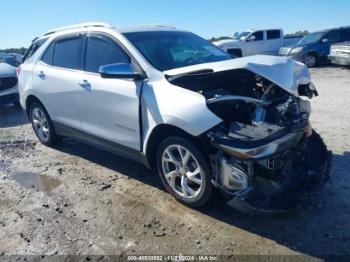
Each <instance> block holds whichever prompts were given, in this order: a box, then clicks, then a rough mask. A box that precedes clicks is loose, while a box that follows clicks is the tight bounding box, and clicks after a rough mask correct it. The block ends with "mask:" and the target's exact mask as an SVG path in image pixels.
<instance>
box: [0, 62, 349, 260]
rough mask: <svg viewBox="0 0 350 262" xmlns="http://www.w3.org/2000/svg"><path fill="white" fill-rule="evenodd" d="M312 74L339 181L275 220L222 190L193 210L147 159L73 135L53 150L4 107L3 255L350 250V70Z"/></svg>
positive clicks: (318, 121) (310, 255)
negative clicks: (234, 204)
mask: <svg viewBox="0 0 350 262" xmlns="http://www.w3.org/2000/svg"><path fill="white" fill-rule="evenodd" d="M311 72H312V76H313V81H314V83H315V85H316V86H317V88H318V91H319V94H320V96H319V97H318V98H316V99H313V100H312V105H313V115H312V123H313V126H314V128H315V129H316V130H317V131H318V132H319V133H320V134H321V135H322V137H323V138H324V140H325V142H326V144H327V145H328V147H329V149H330V150H332V151H333V153H334V159H333V167H332V172H331V176H332V179H331V181H330V182H329V183H328V184H327V185H326V186H325V188H324V189H323V190H322V191H321V192H319V193H318V194H317V195H316V196H315V197H314V198H313V199H312V201H310V203H309V204H308V205H307V207H305V208H304V209H302V210H299V211H298V212H295V213H292V214H288V215H284V216H278V217H249V216H246V215H243V214H239V213H238V212H236V211H234V210H232V209H231V208H230V207H228V206H226V205H225V204H224V203H223V199H222V198H221V197H220V196H219V195H217V196H215V197H213V199H212V200H211V201H210V203H209V204H208V205H207V206H206V207H204V208H201V209H198V210H193V209H189V208H187V207H185V206H183V205H181V204H179V203H177V202H176V201H175V200H174V199H173V198H172V197H171V196H170V195H169V194H168V193H166V192H164V189H163V187H162V185H161V183H160V180H159V178H158V177H157V176H156V175H154V174H152V173H151V172H150V171H148V170H147V169H146V168H144V167H143V166H141V165H138V164H135V163H133V162H130V161H128V160H125V159H123V158H120V157H118V156H115V155H112V154H110V153H106V152H104V151H100V150H98V149H95V148H92V147H89V146H87V145H83V144H80V143H78V142H75V141H71V140H67V141H65V143H64V144H62V145H60V146H58V147H57V148H55V149H51V148H47V147H45V146H43V145H41V144H40V143H38V142H37V139H36V138H35V136H34V133H33V131H32V128H31V126H30V124H29V123H28V121H27V119H26V117H25V115H24V114H23V113H22V111H21V110H20V109H18V108H14V107H13V106H9V105H8V106H2V107H0V228H1V230H0V254H1V255H15V254H17V255H51V254H75V255H77V254H80V255H86V256H87V255H112V254H122V255H134V254H153V255H154V254H173V255H175V254H208V255H219V254H225V255H239V254H244V255H247V254H249V255H303V256H302V257H299V258H304V259H313V260H319V259H321V258H322V256H325V255H345V254H349V255H350V177H349V176H348V172H349V170H350V132H349V131H350V110H349V105H350V70H348V69H341V68H335V67H322V68H316V69H312V70H311Z"/></svg>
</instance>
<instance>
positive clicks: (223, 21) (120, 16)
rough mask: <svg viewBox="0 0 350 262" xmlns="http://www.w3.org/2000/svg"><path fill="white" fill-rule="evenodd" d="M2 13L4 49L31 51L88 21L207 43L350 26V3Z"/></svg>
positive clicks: (52, 6) (152, 5)
mask: <svg viewBox="0 0 350 262" xmlns="http://www.w3.org/2000/svg"><path fill="white" fill-rule="evenodd" d="M0 11H1V12H0V48H9V47H21V46H24V47H28V45H29V44H30V42H31V40H32V39H33V38H34V37H36V36H38V35H41V34H42V33H44V32H45V31H47V30H49V29H51V28H55V27H60V26H65V25H70V24H75V23H82V22H88V21H101V22H107V23H109V24H111V25H114V26H126V25H136V24H147V23H156V24H168V25H173V26H176V27H178V28H182V29H186V30H189V31H192V32H194V33H197V34H199V35H201V36H203V37H205V38H210V37H213V36H224V35H225V36H227V35H233V33H234V32H236V31H241V30H244V29H250V28H273V27H274V28H276V27H277V28H282V29H284V31H285V32H287V33H291V32H295V31H298V30H305V29H307V30H309V31H315V30H320V29H324V28H329V27H335V26H343V25H350V1H349V0H332V1H328V0H318V1H316V0H304V1H291V0H289V1H281V0H236V1H235V0H177V1H175V0H171V1H166V0H124V1H121V0H100V1H97V0H96V1H95V0H74V1H73V0H59V1H48V0H32V1H25V0H15V1H9V0H5V1H1V5H0Z"/></svg>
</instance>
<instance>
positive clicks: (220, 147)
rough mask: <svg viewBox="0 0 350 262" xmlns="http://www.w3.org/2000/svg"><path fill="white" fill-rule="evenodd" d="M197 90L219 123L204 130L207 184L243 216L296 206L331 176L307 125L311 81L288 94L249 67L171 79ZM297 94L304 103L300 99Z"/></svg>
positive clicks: (322, 147)
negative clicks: (210, 176) (209, 180)
mask: <svg viewBox="0 0 350 262" xmlns="http://www.w3.org/2000/svg"><path fill="white" fill-rule="evenodd" d="M172 83H173V84H176V85H178V86H181V87H183V88H186V89H190V90H192V91H195V92H199V93H201V94H202V95H203V96H204V97H205V98H206V101H207V106H208V108H209V109H210V110H211V111H212V112H213V113H214V114H216V115H217V116H218V117H220V118H221V119H222V120H223V121H222V123H220V124H219V125H218V126H216V127H214V128H213V129H211V130H210V131H208V132H207V133H206V136H207V138H208V139H209V142H210V146H212V147H213V148H214V150H212V153H211V154H210V155H211V165H212V170H213V184H214V185H215V186H216V187H217V188H219V189H220V190H221V191H222V192H223V193H224V194H225V196H227V197H228V199H229V202H228V204H229V205H231V206H233V207H235V208H237V209H239V210H241V211H248V212H254V211H258V212H260V211H267V212H281V211H286V210H292V209H295V208H297V207H298V206H299V202H300V201H299V200H300V199H302V198H303V197H305V195H306V194H309V193H311V192H314V191H315V190H316V189H317V188H319V187H320V186H321V185H322V184H323V183H324V182H325V181H326V180H327V179H328V177H329V170H330V163H331V152H329V151H328V150H327V148H326V146H325V144H324V143H323V141H322V139H321V137H320V136H319V135H318V134H317V133H316V132H315V131H313V130H312V127H311V125H310V123H309V117H310V114H311V107H310V102H309V101H308V99H307V98H309V99H311V98H312V97H314V96H317V95H318V94H317V91H316V89H315V87H314V86H313V84H312V83H311V82H310V83H309V84H302V85H299V86H298V94H299V96H296V95H295V94H292V93H291V92H288V91H287V90H285V89H283V88H281V87H279V86H278V85H277V84H275V83H273V82H271V81H269V80H267V79H266V78H264V77H262V76H260V75H258V74H255V73H253V72H251V71H249V70H247V69H234V70H228V71H221V72H215V73H214V72H210V71H207V72H205V71H203V72H196V73H193V74H188V75H185V76H182V77H179V78H176V79H173V80H172ZM302 97H303V98H302Z"/></svg>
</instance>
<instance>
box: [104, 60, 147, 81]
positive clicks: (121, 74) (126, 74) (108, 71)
mask: <svg viewBox="0 0 350 262" xmlns="http://www.w3.org/2000/svg"><path fill="white" fill-rule="evenodd" d="M98 72H99V73H100V75H101V77H102V78H126V79H134V80H142V79H143V76H142V75H141V74H140V73H139V72H136V71H135V70H134V68H133V66H132V65H131V64H129V63H118V64H109V65H103V66H100V68H99V69H98Z"/></svg>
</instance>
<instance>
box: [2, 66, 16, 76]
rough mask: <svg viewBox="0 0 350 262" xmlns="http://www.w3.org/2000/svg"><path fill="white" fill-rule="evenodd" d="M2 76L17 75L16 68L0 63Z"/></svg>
mask: <svg viewBox="0 0 350 262" xmlns="http://www.w3.org/2000/svg"><path fill="white" fill-rule="evenodd" d="M1 76H16V68H15V67H13V66H11V65H9V64H6V63H0V77H1Z"/></svg>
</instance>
